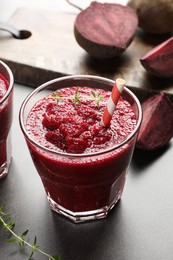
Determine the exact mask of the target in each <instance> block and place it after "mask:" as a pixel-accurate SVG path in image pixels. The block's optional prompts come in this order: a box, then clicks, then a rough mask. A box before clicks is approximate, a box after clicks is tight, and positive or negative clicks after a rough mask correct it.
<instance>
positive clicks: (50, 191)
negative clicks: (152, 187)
mask: <svg viewBox="0 0 173 260" xmlns="http://www.w3.org/2000/svg"><path fill="white" fill-rule="evenodd" d="M109 96H110V91H107V90H104V89H103V88H99V86H98V88H90V87H87V86H82V87H80V86H78V85H76V86H74V85H73V87H65V88H64V87H63V88H59V89H58V90H56V91H54V92H53V93H51V94H49V95H47V96H46V97H44V98H41V99H40V100H39V101H37V102H36V103H35V105H34V106H32V108H31V110H30V112H29V113H28V115H27V117H26V121H25V129H26V133H27V138H26V141H27V144H28V147H29V149H30V152H31V156H32V159H33V161H34V164H35V166H36V168H37V171H38V173H39V174H40V177H41V179H42V181H43V184H44V187H45V190H46V193H47V196H48V200H49V203H50V205H51V207H52V209H53V210H55V211H57V212H58V213H60V214H63V215H65V216H67V217H69V218H71V219H72V220H73V221H75V222H80V221H84V220H86V219H94V218H102V217H105V216H106V215H107V213H108V212H109V210H110V209H111V208H112V207H113V206H114V205H115V203H116V202H117V201H118V200H119V198H120V197H121V194H122V191H123V187H124V183H125V178H126V173H127V169H128V166H129V162H130V160H131V157H132V153H133V149H134V145H135V140H136V134H133V132H134V131H135V128H136V125H137V121H138V118H137V116H138V115H137V116H136V112H135V109H134V108H133V107H132V105H131V104H130V103H129V102H128V101H127V100H125V99H123V98H120V100H119V102H118V104H117V107H116V110H115V112H114V114H113V118H112V121H111V124H110V127H108V128H105V127H103V126H102V125H101V124H100V121H101V116H102V114H103V111H104V109H105V106H106V103H107V100H108V98H109ZM22 113H23V112H22ZM130 135H131V138H129V140H128V142H127V141H126V139H127V138H128V137H129V136H130Z"/></svg>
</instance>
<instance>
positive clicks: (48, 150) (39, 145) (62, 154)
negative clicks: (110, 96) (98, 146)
mask: <svg viewBox="0 0 173 260" xmlns="http://www.w3.org/2000/svg"><path fill="white" fill-rule="evenodd" d="M70 79H75V80H77V79H78V80H79V79H93V80H100V81H103V82H105V83H109V84H112V86H113V84H114V83H115V81H114V80H111V79H108V78H104V77H101V76H94V75H71V76H62V77H59V78H55V79H52V80H49V81H47V82H45V83H44V84H42V85H40V86H38V87H37V88H36V89H34V90H33V91H32V92H31V93H30V94H29V95H28V96H27V97H26V98H25V99H24V101H23V103H22V105H21V107H20V110H19V123H20V127H21V130H22V132H23V134H24V136H25V137H26V138H27V140H28V141H30V142H31V143H32V144H34V145H36V146H37V147H39V148H40V149H42V150H44V151H45V152H49V153H53V154H55V155H61V156H68V157H78V158H80V157H81V158H82V157H90V156H95V155H101V154H105V153H108V152H111V151H113V150H115V149H118V148H120V147H122V146H123V145H125V144H126V143H128V142H129V141H130V140H131V139H132V138H133V137H134V136H135V134H136V133H137V131H138V129H139V127H140V124H141V121H142V108H141V104H140V102H139V100H138V98H137V97H136V95H135V94H134V93H133V92H132V91H131V90H129V89H128V87H124V91H126V93H128V95H130V96H131V97H132V98H133V100H134V101H135V102H136V105H137V108H138V113H139V116H138V121H137V124H136V126H135V128H134V130H133V131H132V132H131V134H130V135H128V137H127V138H125V139H124V140H123V141H122V142H120V143H118V144H116V145H114V146H111V147H109V148H107V149H104V150H101V151H98V152H92V153H80V154H76V153H67V152H63V151H55V150H52V149H49V148H46V147H44V146H43V145H41V144H39V143H37V142H36V141H35V140H34V139H33V138H31V137H30V136H29V134H28V132H27V130H26V128H25V124H24V120H23V114H24V110H25V107H26V105H27V103H28V101H29V100H30V99H31V98H32V97H33V96H35V95H36V94H37V93H39V92H40V91H41V90H43V89H44V88H45V87H47V86H49V85H51V84H53V83H56V82H58V81H63V80H70Z"/></svg>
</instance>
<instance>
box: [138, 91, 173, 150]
mask: <svg viewBox="0 0 173 260" xmlns="http://www.w3.org/2000/svg"><path fill="white" fill-rule="evenodd" d="M142 110H143V119H142V123H141V127H140V130H139V134H138V139H137V143H136V147H137V148H140V149H144V150H156V149H158V148H161V147H163V146H164V145H166V144H167V143H168V142H169V141H170V140H171V138H172V137H173V104H172V103H171V102H170V100H169V99H168V98H167V96H166V94H165V93H164V92H160V93H159V94H157V95H155V96H153V97H151V98H149V99H147V100H146V101H144V102H143V103H142Z"/></svg>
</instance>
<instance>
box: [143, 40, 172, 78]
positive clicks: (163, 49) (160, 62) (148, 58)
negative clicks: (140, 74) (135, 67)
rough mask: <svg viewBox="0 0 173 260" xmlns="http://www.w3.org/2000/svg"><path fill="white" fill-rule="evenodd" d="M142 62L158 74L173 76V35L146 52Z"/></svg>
mask: <svg viewBox="0 0 173 260" xmlns="http://www.w3.org/2000/svg"><path fill="white" fill-rule="evenodd" d="M140 62H141V64H142V65H143V66H144V68H145V69H146V70H147V71H149V72H151V73H153V74H155V75H156V76H160V77H173V37H171V38H169V39H168V40H166V41H165V42H163V43H162V44H159V45H158V46H156V47H155V48H153V49H152V50H151V51H149V52H148V53H147V54H145V55H144V56H143V57H142V58H141V59H140Z"/></svg>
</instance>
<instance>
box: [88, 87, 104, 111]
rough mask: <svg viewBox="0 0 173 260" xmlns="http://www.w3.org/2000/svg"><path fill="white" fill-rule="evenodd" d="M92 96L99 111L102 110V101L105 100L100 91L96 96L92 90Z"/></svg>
mask: <svg viewBox="0 0 173 260" xmlns="http://www.w3.org/2000/svg"><path fill="white" fill-rule="evenodd" d="M91 94H92V96H93V100H95V102H96V104H97V107H98V109H99V108H100V101H102V100H104V97H103V96H101V92H100V91H99V92H98V94H96V93H95V92H94V91H92V90H91Z"/></svg>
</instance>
